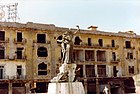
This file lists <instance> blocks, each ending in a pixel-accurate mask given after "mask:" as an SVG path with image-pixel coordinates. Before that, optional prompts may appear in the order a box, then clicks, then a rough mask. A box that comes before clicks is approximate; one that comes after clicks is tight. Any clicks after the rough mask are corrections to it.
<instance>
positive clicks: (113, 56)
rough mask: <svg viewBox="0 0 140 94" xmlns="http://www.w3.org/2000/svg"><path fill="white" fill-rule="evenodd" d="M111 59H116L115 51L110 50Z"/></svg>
mask: <svg viewBox="0 0 140 94" xmlns="http://www.w3.org/2000/svg"><path fill="white" fill-rule="evenodd" d="M112 59H113V61H116V53H115V52H112Z"/></svg>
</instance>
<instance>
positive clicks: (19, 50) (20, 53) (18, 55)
mask: <svg viewBox="0 0 140 94" xmlns="http://www.w3.org/2000/svg"><path fill="white" fill-rule="evenodd" d="M22 50H23V48H17V51H16V57H17V59H22Z"/></svg>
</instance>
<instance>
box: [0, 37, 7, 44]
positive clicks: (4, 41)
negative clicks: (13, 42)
mask: <svg viewBox="0 0 140 94" xmlns="http://www.w3.org/2000/svg"><path fill="white" fill-rule="evenodd" d="M8 42H9V38H6V39H5V40H0V43H8Z"/></svg>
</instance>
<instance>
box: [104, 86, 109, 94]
mask: <svg viewBox="0 0 140 94" xmlns="http://www.w3.org/2000/svg"><path fill="white" fill-rule="evenodd" d="M103 93H104V94H109V90H108V88H107V87H106V86H105V88H104V90H103Z"/></svg>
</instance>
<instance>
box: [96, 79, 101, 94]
mask: <svg viewBox="0 0 140 94" xmlns="http://www.w3.org/2000/svg"><path fill="white" fill-rule="evenodd" d="M96 94H100V85H99V79H98V77H97V78H96Z"/></svg>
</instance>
